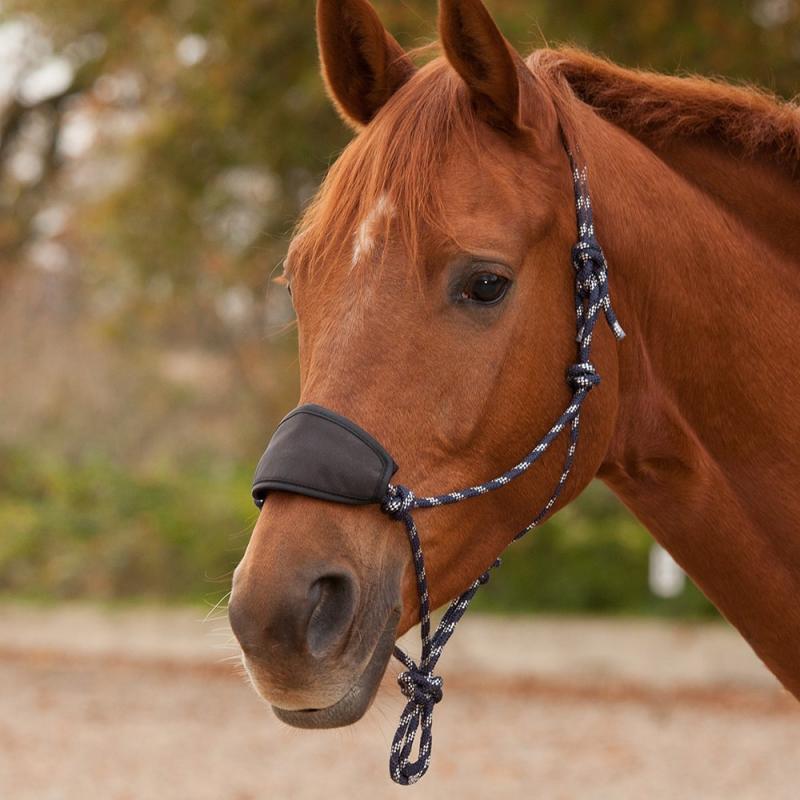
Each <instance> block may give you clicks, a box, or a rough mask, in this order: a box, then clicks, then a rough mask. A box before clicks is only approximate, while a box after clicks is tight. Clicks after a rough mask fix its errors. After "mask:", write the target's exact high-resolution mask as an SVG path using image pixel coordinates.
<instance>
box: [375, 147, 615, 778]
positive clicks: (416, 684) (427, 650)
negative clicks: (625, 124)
mask: <svg viewBox="0 0 800 800" xmlns="http://www.w3.org/2000/svg"><path fill="white" fill-rule="evenodd" d="M568 154H569V160H570V167H571V169H572V181H573V187H574V190H575V210H576V216H577V221H578V241H577V242H576V243H575V246H574V247H573V248H572V266H573V267H574V268H575V317H576V337H575V340H576V342H577V344H578V360H577V361H576V362H575V363H574V364H572V366H570V367H569V369H568V370H567V376H566V377H567V383H568V384H569V386H570V387H571V389H572V399H571V400H570V403H569V405H568V406H567V408H566V409H565V411H564V413H563V414H562V415H561V416H560V417H559V418H558V419H557V420H556V421H555V423H554V424H553V426H552V427H551V428H550V430H549V431H547V433H546V434H545V435H544V436H543V437H542V438H541V439H540V440H539V441H538V442H537V444H536V446H535V447H534V448H533V449H532V450H531V451H530V453H528V455H527V456H525V458H523V459H522V461H520V462H519V464H517V465H516V466H514V467H512V468H511V469H509V470H508V471H507V472H504V473H503V474H502V475H498V476H497V477H496V478H492V479H491V480H489V481H486V482H485V483H479V484H477V485H476V486H470V487H469V488H467V489H461V490H460V491H456V492H448V493H447V494H439V495H433V496H431V497H415V496H414V493H413V492H412V491H411V490H410V489H408V488H407V487H405V486H399V485H395V484H391V483H390V484H389V486H388V488H387V491H386V496H385V497H384V499H383V502H382V503H381V509H382V510H383V511H384V512H385V513H387V514H388V515H389V516H390V517H392V519H397V520H401V521H402V522H403V523H404V524H405V526H406V533H407V535H408V541H409V543H410V545H411V553H412V555H413V560H414V569H415V571H416V574H417V590H418V592H419V621H420V633H421V637H422V653H421V656H420V660H419V664H417V663H415V662H414V660H413V659H412V658H411V657H410V656H409V655H408V654H407V653H405V652H404V651H403V650H402V649H401V648H400V647H398V646H395V648H394V655H395V658H397V659H398V660H399V661H401V662H402V663H403V664H404V665H405V667H406V671H405V672H402V673H400V675H399V676H398V678H397V682H398V684H399V685H400V691H401V692H402V693H403V694H404V695H405V696H406V697H407V698H408V702H407V703H406V706H405V708H404V709H403V713H402V715H401V717H400V725H399V726H398V728H397V732H396V733H395V735H394V739H393V741H392V748H391V751H390V754H389V773H390V775H391V777H392V780H393V781H394V782H395V783H399V784H401V785H403V786H406V785H408V784H412V783H416V782H417V781H418V780H419V779H420V778H421V777H422V776H423V775H424V774H425V773H426V772H427V770H428V766H429V765H430V762H431V746H432V744H433V735H432V725H433V707H434V706H435V705H436V703H438V702H439V701H440V700H441V699H442V679H441V678H440V677H439V676H437V675H434V674H433V670H434V669H435V667H436V663H437V662H438V660H439V657H440V656H441V654H442V650H443V648H444V646H445V645H446V644H447V641H448V640H449V639H450V637H451V636H452V635H453V631H454V629H455V626H456V624H457V623H458V621H459V620H460V619H461V617H463V616H464V613H465V612H466V610H467V608H468V607H469V604H470V602H471V601H472V598H473V597H474V596H475V593H476V592H477V591H478V589H479V588H480V587H481V586H482V585H483V584H485V583H487V582H488V580H489V570H491V569H493V568H494V567H497V566H499V565H500V559H497V560H496V561H495V562H494V564H492V565H491V566H490V567H489V569H487V570H486V572H484V573H483V574H482V575H481V576H480V577H479V578H478V579H477V580H476V581H474V582H473V583H472V585H471V586H470V587H469V588H468V589H467V590H466V591H465V592H464V593H463V594H461V595H459V597H457V598H456V599H455V600H453V602H452V603H451V604H450V606H449V608H448V609H447V611H446V612H445V614H444V616H443V617H442V620H441V622H440V623H439V626H438V627H437V628H436V630H435V631H434V633H433V634H432V635H431V632H430V627H431V618H430V603H429V597H428V579H427V576H426V574H425V559H424V556H423V554H422V546H421V544H420V540H419V534H418V533H417V526H416V524H415V522H414V517H413V516H412V512H413V510H414V509H416V508H434V507H437V506H446V505H452V504H453V503H460V502H461V501H462V500H466V499H467V498H470V497H477V496H478V495H483V494H487V493H488V492H493V491H495V490H496V489H500V488H501V487H503V486H506V485H507V484H509V483H511V481H513V480H514V479H515V478H518V477H519V476H520V475H522V474H523V473H524V472H527V470H528V469H530V467H532V466H533V465H534V464H535V463H536V462H537V461H538V460H539V458H540V457H541V456H542V454H543V453H544V452H545V451H546V450H547V448H548V447H549V446H550V445H551V444H552V443H553V442H554V441H555V440H556V439H557V438H558V436H559V434H560V433H561V432H562V431H563V430H564V429H565V428H566V427H568V426H569V447H568V448H567V455H566V458H565V460H564V466H563V468H562V470H561V477H560V478H559V479H558V483H557V484H556V486H555V488H554V489H553V492H552V494H551V495H550V498H549V499H548V501H547V502H546V503H545V504H544V506H543V507H542V509H541V510H540V511H539V513H538V514H537V515H536V516H535V517H534V518H533V520H532V521H531V522H530V523H529V524H528V525H527V526H526V527H525V528H523V529H522V530H521V531H520V532H519V533H518V534H517V535H516V536H515V537H514V541H516V540H517V539H520V538H521V537H523V536H524V535H525V534H526V533H528V531H531V530H533V529H534V528H535V527H536V526H537V525H538V524H539V523H540V522H541V521H542V520H543V519H544V518H545V517H546V516H547V514H548V513H549V512H550V510H551V509H552V508H553V506H554V505H555V503H556V501H557V500H558V497H559V495H560V494H561V491H562V490H563V488H564V485H565V484H566V482H567V478H568V477H569V474H570V472H571V470H572V465H573V462H574V459H575V450H576V449H577V447H578V436H579V433H580V413H581V407H582V405H583V402H584V400H585V399H586V398H587V396H588V395H589V392H590V391H591V390H592V388H593V387H594V386H596V385H597V384H598V383H599V382H600V376H599V375H598V374H597V371H596V370H595V368H594V365H593V364H592V361H591V357H590V356H591V349H592V334H593V333H594V327H595V325H596V323H597V318H598V315H599V313H600V311H601V310H602V312H603V314H604V315H605V318H606V321H607V322H608V324H609V326H610V327H611V330H612V331H613V333H614V336H615V337H616V338H617V339H622V338H623V337H624V336H625V332H624V331H623V330H622V327H621V325H620V324H619V322H618V321H617V316H616V314H615V313H614V309H613V308H612V306H611V298H610V297H609V293H608V263H607V262H606V257H605V255H604V254H603V250H602V248H601V247H600V243H599V242H598V241H597V239H596V238H595V234H594V223H593V220H592V203H591V199H590V196H589V185H588V179H587V169H586V167H583V168H582V169H579V168H578V167H577V166H576V165H575V160H574V158H573V156H572V153H571V152H569V151H568ZM418 731H421V733H420V741H419V750H418V753H417V758H416V760H412V750H413V747H414V741H415V739H416V736H417V732H418Z"/></svg>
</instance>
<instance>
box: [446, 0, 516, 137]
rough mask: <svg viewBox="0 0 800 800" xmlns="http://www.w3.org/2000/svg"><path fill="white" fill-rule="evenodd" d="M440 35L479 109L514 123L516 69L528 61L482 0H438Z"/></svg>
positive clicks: (494, 121) (509, 125) (499, 121)
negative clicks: (509, 39)
mask: <svg viewBox="0 0 800 800" xmlns="http://www.w3.org/2000/svg"><path fill="white" fill-rule="evenodd" d="M439 38H440V39H441V40H442V46H443V47H444V52H445V55H446V56H447V60H448V61H449V62H450V64H451V65H452V66H453V68H454V69H455V71H456V72H457V73H458V74H459V75H460V76H461V78H462V79H463V80H464V82H465V83H466V84H467V86H468V87H469V90H470V93H471V94H472V100H473V103H474V104H475V107H476V109H477V111H478V113H479V114H481V116H483V118H484V119H485V120H486V121H487V122H488V123H489V124H490V125H494V126H495V127H498V128H502V129H504V130H508V131H513V130H516V129H517V128H519V127H520V111H519V75H520V70H525V71H527V67H526V66H525V62H524V61H523V60H522V58H521V57H520V55H519V54H518V53H517V51H516V50H514V48H513V47H512V46H511V45H510V44H509V43H508V42H507V41H506V39H505V37H504V36H503V34H502V33H500V30H499V29H498V27H497V25H495V23H494V20H493V19H492V18H491V16H490V15H489V12H488V11H487V10H486V7H485V6H484V5H483V3H482V2H481V0H440V2H439Z"/></svg>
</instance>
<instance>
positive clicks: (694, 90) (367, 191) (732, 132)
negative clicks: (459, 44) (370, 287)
mask: <svg viewBox="0 0 800 800" xmlns="http://www.w3.org/2000/svg"><path fill="white" fill-rule="evenodd" d="M527 63H528V66H529V68H530V69H531V71H532V73H533V74H534V76H535V77H536V78H537V80H538V81H539V83H540V84H541V85H543V86H544V87H546V89H547V90H548V91H549V92H550V94H551V96H552V97H553V100H554V102H556V105H557V107H558V109H559V116H560V117H561V122H562V125H563V126H564V127H565V128H566V129H567V136H568V138H570V139H571V138H572V136H573V135H574V133H575V131H574V122H572V119H573V112H574V109H575V104H576V102H577V101H581V102H583V103H585V104H587V105H589V106H590V107H591V108H593V109H594V111H595V112H596V113H598V114H599V115H601V116H602V117H603V118H605V119H607V120H608V121H609V122H611V123H613V124H615V125H618V126H619V127H621V128H623V129H624V130H627V131H628V132H629V133H631V134H632V135H634V136H637V137H639V138H641V139H643V140H646V141H647V142H648V143H649V144H654V145H657V144H658V143H660V142H664V141H667V140H674V139H676V138H684V139H689V138H693V137H695V138H696V137H708V138H713V140H714V141H715V142H717V143H720V144H722V145H726V146H728V147H729V148H731V149H732V150H733V151H734V152H737V153H740V154H742V155H743V156H745V157H764V158H767V159H769V160H771V161H773V162H775V163H777V164H778V165H780V166H782V167H784V168H786V170H787V172H788V173H789V174H791V175H798V174H800V170H798V166H800V108H798V106H797V104H796V103H792V102H785V101H781V100H779V99H778V98H777V97H776V96H774V95H772V94H770V93H768V92H766V91H763V90H759V89H756V88H752V87H742V86H734V85H732V84H730V83H726V82H724V81H721V80H711V79H708V78H701V77H695V76H691V77H680V78H678V77H671V76H667V75H662V74H658V73H653V72H646V71H641V70H634V69H628V68H625V67H620V66H618V65H616V64H614V63H612V62H610V61H607V60H605V59H603V58H599V57H597V56H594V55H590V54H589V53H586V52H584V51H582V50H578V49H574V48H560V49H544V50H537V51H535V52H534V53H533V54H532V55H531V56H530V57H529V58H528V61H527ZM481 124H482V123H480V122H479V120H478V119H477V117H476V115H475V113H474V111H473V108H472V105H471V102H470V99H469V96H468V93H467V91H466V90H465V86H464V84H463V82H462V81H461V80H460V78H458V76H457V75H456V74H455V72H454V71H453V70H452V69H451V68H450V67H449V65H448V64H447V62H446V61H445V60H444V59H442V58H438V59H435V60H433V61H431V62H430V63H428V64H426V65H425V66H424V67H422V68H421V69H420V70H419V71H418V72H417V73H416V74H415V75H414V77H413V78H412V79H411V80H410V81H409V82H408V83H407V84H405V85H404V86H403V87H401V88H400V90H399V91H398V92H397V93H396V94H395V95H394V96H393V97H392V99H391V101H390V102H388V103H387V104H386V105H385V106H384V107H383V108H382V109H381V110H380V111H379V112H378V114H377V116H376V117H375V119H374V120H373V122H371V123H370V124H369V125H368V126H367V127H366V128H364V129H363V130H362V131H361V132H360V133H359V134H358V135H357V136H356V137H355V138H354V139H353V140H352V141H351V142H350V144H348V146H347V147H346V148H345V149H344V151H343V152H342V154H341V155H340V157H339V158H338V159H337V160H336V162H335V163H334V164H333V166H332V167H331V168H330V170H329V172H328V174H327V176H326V177H325V180H324V181H323V183H322V186H321V187H320V190H319V192H318V193H317V196H316V197H315V198H314V200H313V201H312V202H311V204H310V205H309V207H308V208H307V209H306V211H305V213H304V214H303V215H302V217H301V219H300V221H299V224H298V227H297V230H296V237H295V242H294V243H293V246H292V251H291V261H292V262H293V264H297V265H298V266H299V265H302V268H303V270H304V271H306V270H309V271H316V268H317V267H318V266H320V265H325V264H331V263H335V261H336V260H337V259H343V258H345V251H347V250H352V248H353V241H354V240H353V236H354V233H353V232H354V231H357V229H358V226H359V224H360V223H362V222H363V220H365V219H368V218H369V217H370V214H371V212H372V211H373V209H376V208H388V207H391V209H392V210H393V212H394V213H393V214H392V215H391V223H392V235H393V236H395V235H396V236H398V237H400V239H401V241H402V243H403V245H404V247H405V249H406V252H407V254H408V257H409V258H410V259H411V261H412V263H414V264H415V265H416V268H417V269H418V270H419V271H421V270H422V269H423V268H424V265H422V264H418V263H416V262H417V261H418V259H417V254H418V252H419V242H420V232H421V231H422V230H423V229H424V228H426V227H428V228H430V227H432V228H433V229H437V230H440V231H443V232H444V233H445V234H446V235H447V234H449V231H447V230H446V223H445V222H444V220H445V219H446V215H445V213H444V210H445V208H446V205H447V196H446V191H447V188H446V187H444V186H442V185H441V182H440V181H438V179H437V177H438V173H439V167H440V165H441V164H442V162H443V161H444V159H445V158H446V156H447V154H448V153H449V152H452V150H453V148H456V147H461V148H464V149H465V152H467V153H468V155H469V157H470V158H472V159H473V160H474V163H475V165H476V169H481V168H482V167H484V166H488V163H487V162H488V161H492V160H493V155H492V153H491V151H490V149H487V148H482V147H481V146H480V144H479V142H480V136H479V126H480V125H481ZM570 129H572V130H570ZM387 203H388V205H387ZM380 224H381V225H383V229H382V230H379V231H375V230H371V231H370V233H371V234H373V235H374V236H375V238H378V239H380V238H381V237H383V239H384V241H386V240H388V236H389V234H390V230H389V229H390V215H388V214H387V215H384V216H383V218H382V220H381V221H380ZM382 250H383V252H385V248H382ZM346 258H347V260H350V256H347V257H346ZM362 261H369V259H363V260H362ZM353 266H354V267H355V266H356V265H353ZM287 268H288V270H289V271H290V272H292V271H294V269H295V266H288V264H287ZM353 271H354V274H358V273H359V272H361V270H358V269H354V270H353Z"/></svg>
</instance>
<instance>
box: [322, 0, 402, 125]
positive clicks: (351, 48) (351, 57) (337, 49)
mask: <svg viewBox="0 0 800 800" xmlns="http://www.w3.org/2000/svg"><path fill="white" fill-rule="evenodd" d="M317 42H318V44H319V54H320V60H321V61H322V75H323V77H324V79H325V83H326V85H327V87H328V94H329V95H330V97H331V99H332V100H333V102H334V104H335V105H336V107H337V109H338V110H339V113H340V114H341V115H342V117H343V118H344V120H345V122H347V123H348V124H350V125H351V126H352V127H354V128H356V129H358V128H360V127H362V126H363V125H366V124H367V123H369V121H370V120H371V119H372V118H373V117H374V116H375V114H376V113H377V112H378V110H379V109H380V108H381V106H382V105H383V104H384V103H385V102H386V101H387V100H388V99H389V98H390V97H391V96H392V95H393V94H394V93H395V92H396V91H397V90H398V89H399V88H400V87H401V86H402V85H403V84H404V83H405V82H406V81H407V80H408V79H409V78H410V77H411V75H412V74H413V73H414V64H413V63H412V61H411V59H410V58H409V57H408V55H407V54H406V52H405V51H404V50H403V48H402V47H400V45H399V44H398V43H397V41H396V40H395V39H394V37H393V36H392V35H391V34H389V33H388V32H387V31H386V30H385V29H384V27H383V25H382V24H381V21H380V20H379V19H378V15H377V14H376V13H375V10H374V9H373V8H372V6H371V5H370V4H369V3H368V2H367V0H318V2H317Z"/></svg>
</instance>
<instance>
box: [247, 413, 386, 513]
mask: <svg viewBox="0 0 800 800" xmlns="http://www.w3.org/2000/svg"><path fill="white" fill-rule="evenodd" d="M396 471H397V464H395V463H394V460H393V459H392V457H391V456H390V455H389V454H388V453H387V452H386V450H385V449H384V448H383V447H382V446H381V445H380V443H379V442H377V441H376V440H375V439H373V438H372V436H370V435H369V434H368V433H367V432H366V431H365V430H363V429H362V428H359V427H358V425H356V424H355V422H351V421H350V420H349V419H347V417H343V416H341V415H340V414H336V413H334V412H333V411H329V410H328V409H327V408H323V407H322V406H317V405H313V404H311V403H307V404H305V405H302V406H298V407H297V408H296V409H294V411H291V412H290V413H289V414H287V415H286V416H285V417H284V418H283V420H282V422H281V424H280V425H278V427H277V429H276V431H275V433H274V434H273V435H272V439H271V440H270V443H269V444H268V445H267V449H266V451H265V452H264V455H263V456H261V461H259V462H258V467H256V474H255V477H254V478H253V499H254V500H255V502H256V505H257V506H258V507H259V508H261V506H262V505H263V504H264V500H265V498H266V496H267V493H268V492H269V491H272V490H280V491H282V492H292V493H294V494H303V495H307V496H308V497H318V498H320V499H321V500H332V501H333V502H335V503H347V504H349V505H366V504H367V503H380V502H381V500H383V497H384V495H385V494H386V488H387V486H388V485H389V480H390V479H391V477H392V475H394V473H395V472H396Z"/></svg>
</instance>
